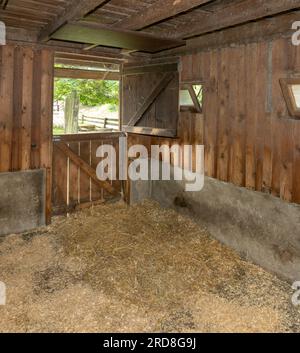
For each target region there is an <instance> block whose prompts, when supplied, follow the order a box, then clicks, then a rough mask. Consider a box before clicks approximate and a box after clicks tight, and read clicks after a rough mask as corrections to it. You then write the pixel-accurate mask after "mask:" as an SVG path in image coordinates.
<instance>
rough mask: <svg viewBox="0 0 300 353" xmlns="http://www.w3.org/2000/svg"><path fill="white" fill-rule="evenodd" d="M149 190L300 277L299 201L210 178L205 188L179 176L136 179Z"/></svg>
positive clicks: (285, 274) (243, 250)
mask: <svg viewBox="0 0 300 353" xmlns="http://www.w3.org/2000/svg"><path fill="white" fill-rule="evenodd" d="M133 184H136V185H134V186H133V187H132V194H134V195H132V196H133V200H135V202H136V201H137V200H138V199H139V197H138V195H139V194H137V193H136V191H137V190H139V191H140V190H142V192H141V193H140V195H142V197H141V198H144V197H145V195H147V194H148V195H150V197H151V198H152V199H154V200H156V201H158V202H159V203H160V204H161V205H162V206H164V207H171V208H175V209H176V210H177V211H178V212H180V213H183V214H186V215H188V216H190V217H192V218H193V219H194V220H195V221H196V222H198V223H199V224H200V225H201V226H205V227H206V228H207V229H208V230H209V232H210V233H211V235H212V236H213V237H215V238H216V239H218V240H220V241H221V242H222V243H224V244H226V245H228V246H230V247H232V248H234V249H236V250H237V251H238V252H239V253H240V254H241V255H242V256H243V257H245V258H246V259H247V260H250V261H252V262H254V263H256V264H258V265H260V266H262V267H263V268H265V269H267V270H268V271H270V272H273V273H275V274H277V275H279V276H280V277H282V278H285V279H288V280H290V281H295V280H300V206H299V205H295V204H289V203H286V202H284V201H282V200H280V199H278V198H275V197H273V196H270V195H267V194H264V193H260V192H255V191H252V190H248V189H245V188H240V187H237V186H234V185H232V184H229V183H223V182H220V181H218V180H215V179H211V178H206V179H205V186H204V189H203V190H202V191H200V192H185V184H184V183H183V182H175V181H153V182H152V183H151V187H150V189H149V182H135V183H133Z"/></svg>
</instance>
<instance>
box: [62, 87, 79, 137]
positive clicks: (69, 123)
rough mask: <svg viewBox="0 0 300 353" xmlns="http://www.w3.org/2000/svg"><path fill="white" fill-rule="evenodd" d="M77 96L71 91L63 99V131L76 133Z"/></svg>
mask: <svg viewBox="0 0 300 353" xmlns="http://www.w3.org/2000/svg"><path fill="white" fill-rule="evenodd" d="M78 116H79V97H78V95H77V92H76V91H73V92H72V93H71V94H70V95H69V96H68V97H67V98H66V101H65V133H66V134H77V133H78Z"/></svg>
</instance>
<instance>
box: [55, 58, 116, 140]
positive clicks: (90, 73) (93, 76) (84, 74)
mask: <svg viewBox="0 0 300 353" xmlns="http://www.w3.org/2000/svg"><path fill="white" fill-rule="evenodd" d="M57 64H59V62H58V63H57V62H55V63H54V66H53V90H54V82H55V79H64V78H65V79H75V80H94V81H105V80H107V81H116V82H118V83H119V107H118V108H119V120H118V130H114V131H88V132H85V131H78V132H77V133H73V134H68V133H63V134H54V131H53V120H54V112H53V113H52V138H56V137H60V136H75V135H76V136H81V135H88V134H89V135H94V134H98V135H101V134H109V133H120V132H122V121H121V104H122V102H121V95H120V93H121V73H120V71H109V70H107V71H104V70H93V68H92V67H91V69H81V68H80V65H79V66H78V67H77V68H71V67H64V66H63V67H57V66H56V65H57ZM87 66H90V65H88V64H87ZM53 104H54V99H53Z"/></svg>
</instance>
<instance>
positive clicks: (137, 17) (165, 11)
mask: <svg viewBox="0 0 300 353" xmlns="http://www.w3.org/2000/svg"><path fill="white" fill-rule="evenodd" d="M211 1H212V0H177V1H176V0H164V1H157V2H156V3H154V4H153V5H151V6H150V7H149V8H148V9H146V10H142V11H141V12H140V13H138V14H134V15H132V16H130V17H128V18H125V19H124V20H122V21H121V22H119V23H118V24H117V27H118V28H124V29H125V28H126V29H132V30H138V29H142V28H145V27H148V26H150V25H152V24H154V23H157V22H160V21H162V20H165V19H168V18H170V17H173V16H176V15H179V14H180V13H183V12H186V11H188V10H190V9H193V8H195V7H198V6H201V5H204V4H207V3H209V2H211Z"/></svg>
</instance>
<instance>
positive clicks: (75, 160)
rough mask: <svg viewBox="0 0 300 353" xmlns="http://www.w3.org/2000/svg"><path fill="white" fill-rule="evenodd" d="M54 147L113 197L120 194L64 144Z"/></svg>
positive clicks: (56, 144) (57, 143)
mask: <svg viewBox="0 0 300 353" xmlns="http://www.w3.org/2000/svg"><path fill="white" fill-rule="evenodd" d="M54 146H55V147H57V148H58V149H59V150H60V151H61V152H62V153H64V154H65V155H66V156H67V157H68V158H70V160H71V161H72V162H73V163H75V164H76V165H77V166H78V167H79V168H80V169H81V170H82V171H83V172H84V173H86V174H87V175H88V176H89V177H90V178H91V179H92V180H93V182H94V183H95V184H96V185H98V186H99V187H100V188H103V189H105V190H106V191H108V192H109V193H110V194H112V195H117V194H119V192H118V191H117V190H116V189H115V188H114V187H113V186H112V185H111V184H109V183H108V182H107V181H101V180H99V179H98V177H97V174H96V171H95V170H94V169H93V168H92V167H91V166H90V165H89V164H88V163H86V162H85V161H84V160H83V159H81V158H80V157H79V156H78V155H77V154H76V153H74V152H73V151H72V150H71V149H70V148H69V147H68V146H67V145H66V144H65V143H64V142H56V143H55V144H54Z"/></svg>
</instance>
